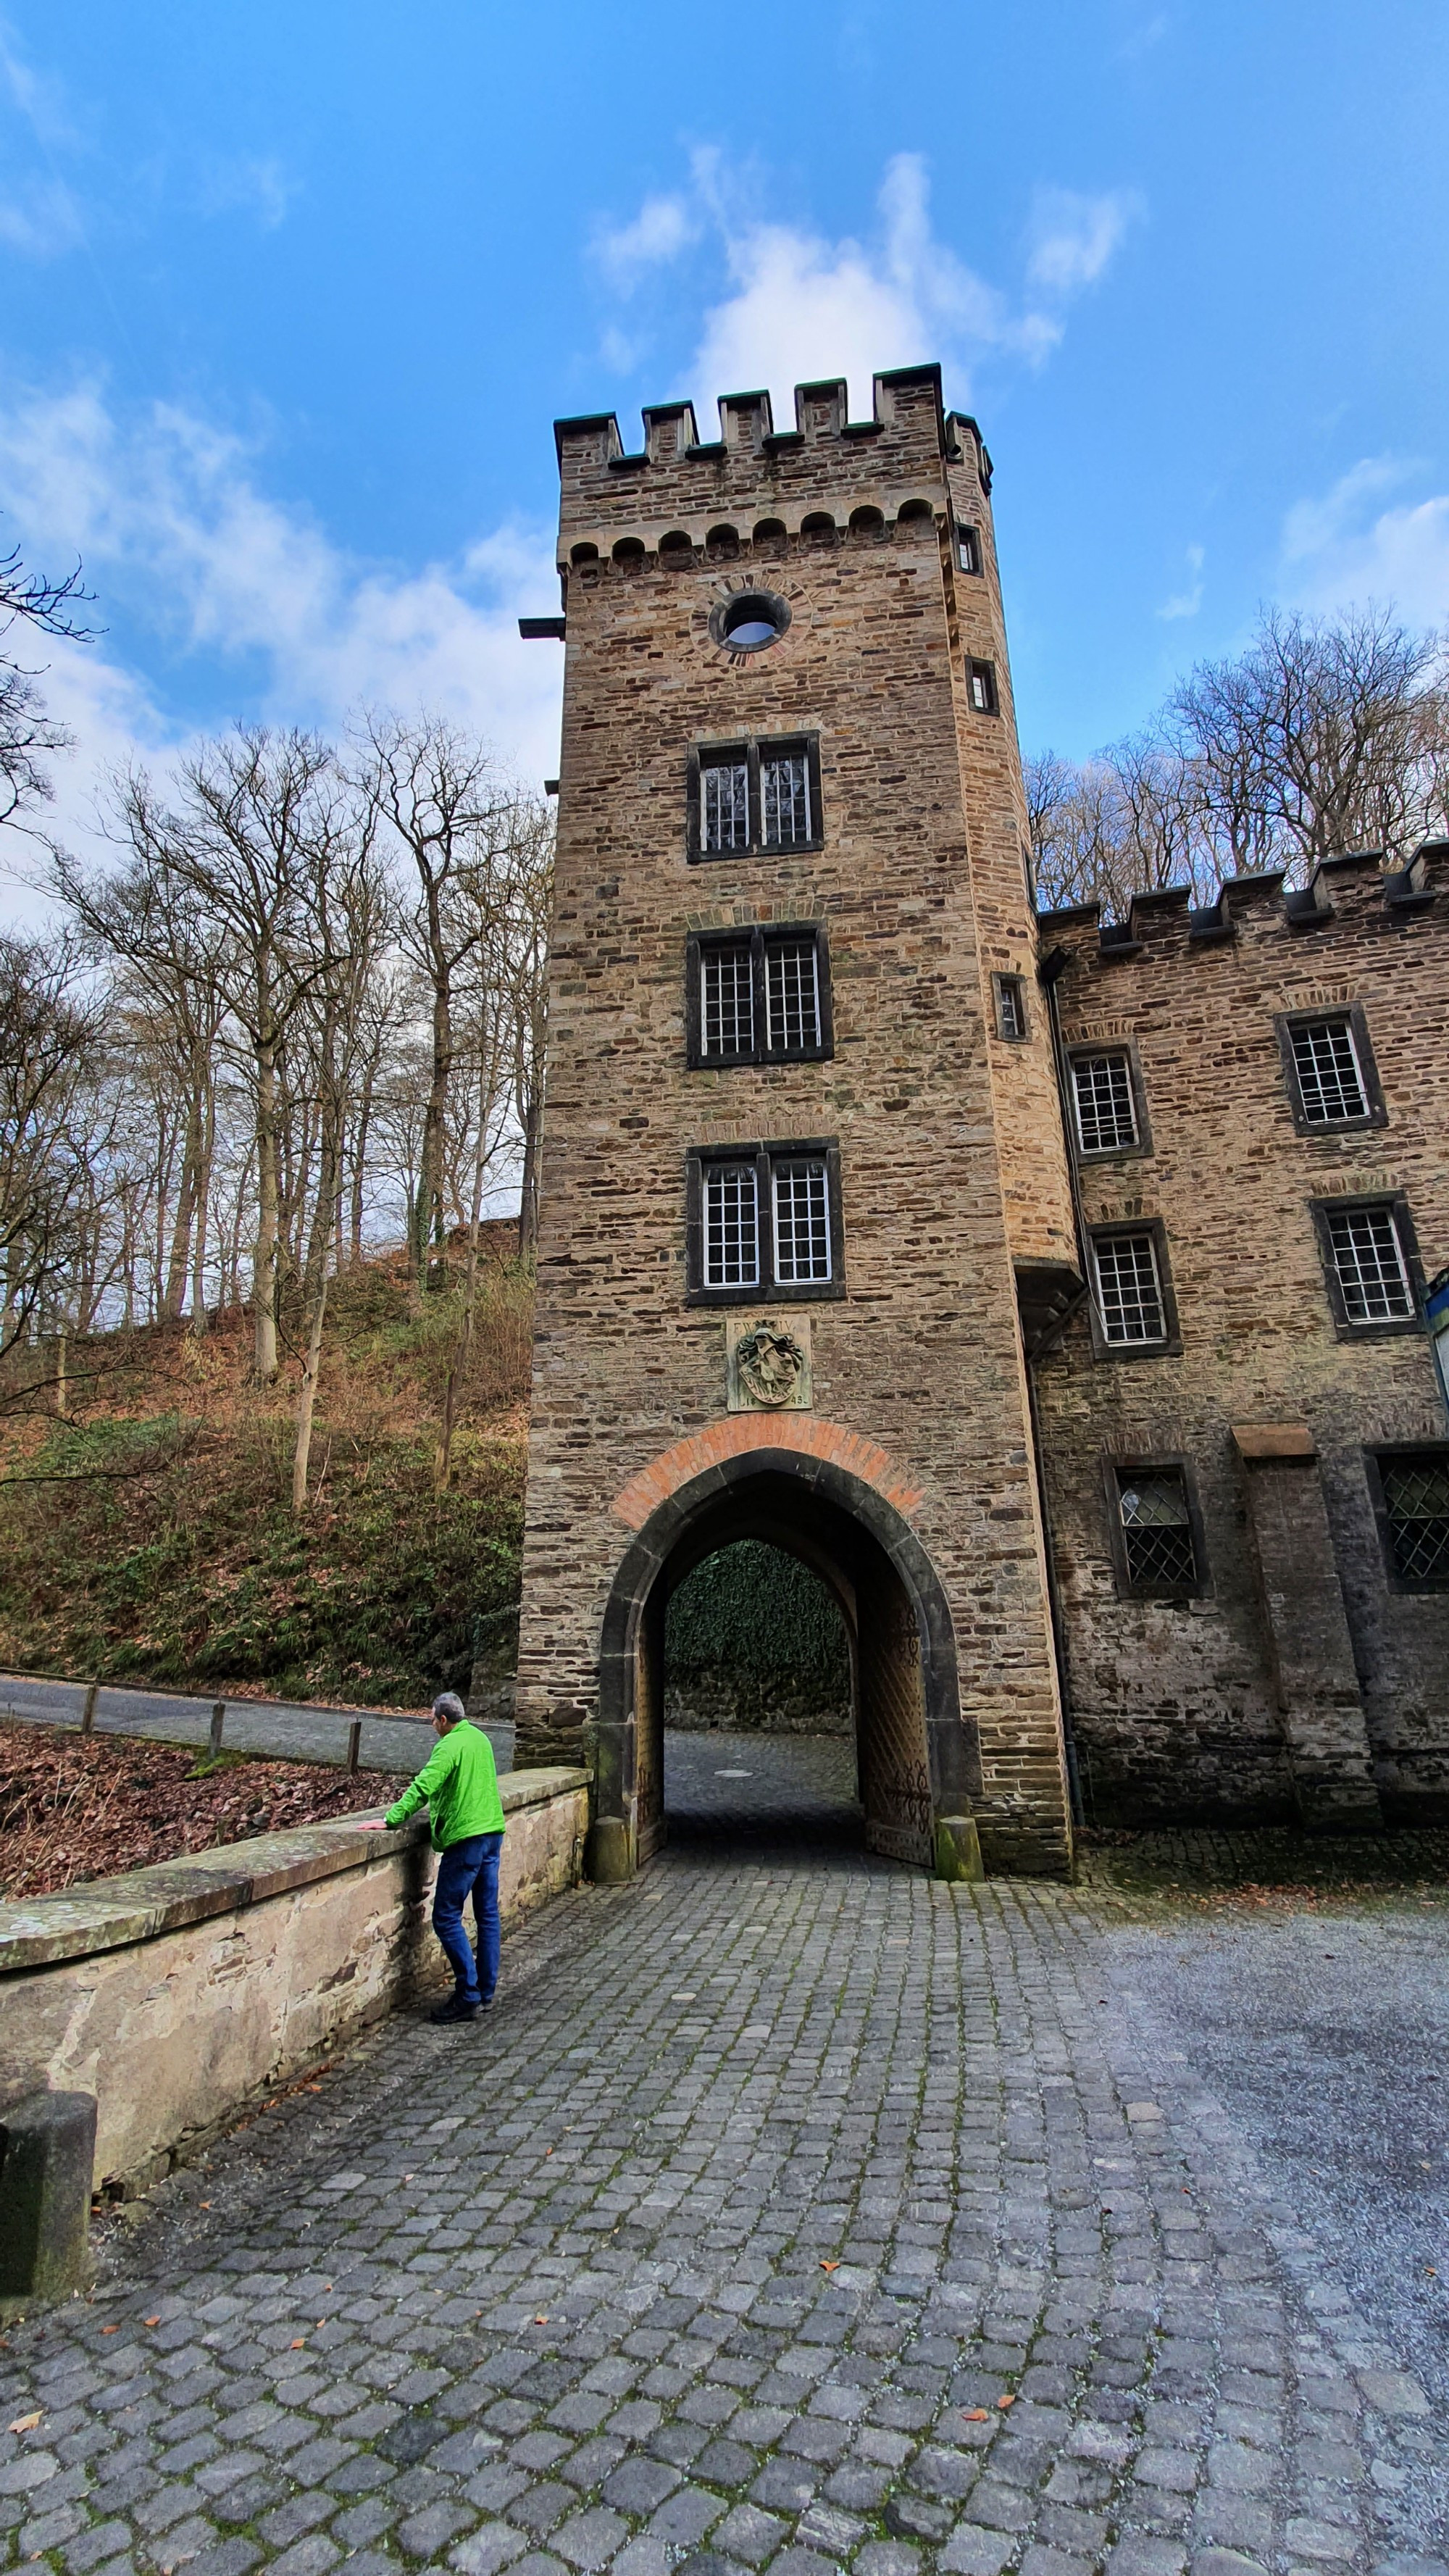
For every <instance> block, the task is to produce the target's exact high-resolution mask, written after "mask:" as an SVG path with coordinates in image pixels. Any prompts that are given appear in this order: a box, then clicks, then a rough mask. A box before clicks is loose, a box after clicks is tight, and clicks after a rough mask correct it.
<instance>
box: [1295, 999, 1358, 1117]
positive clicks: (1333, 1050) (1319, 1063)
mask: <svg viewBox="0 0 1449 2576" xmlns="http://www.w3.org/2000/svg"><path fill="white" fill-rule="evenodd" d="M1290 1034H1291V1037H1292V1042H1293V1067H1294V1071H1295V1072H1296V1074H1297V1076H1298V1097H1299V1099H1300V1101H1301V1102H1302V1104H1303V1115H1304V1118H1305V1120H1306V1122H1307V1124H1308V1125H1309V1126H1310V1127H1336V1126H1338V1125H1340V1124H1341V1122H1342V1121H1343V1120H1345V1119H1348V1118H1367V1117H1368V1115H1369V1099H1368V1093H1367V1091H1366V1089H1365V1087H1364V1079H1363V1073H1362V1071H1361V1069H1360V1066H1359V1060H1358V1049H1357V1047H1356V1046H1355V1045H1354V1042H1353V1027H1352V1024H1351V1022H1350V1021H1348V1020H1347V1019H1341V1020H1310V1021H1306V1022H1304V1023H1303V1024H1302V1025H1300V1026H1299V1027H1297V1028H1295V1029H1293V1030H1292V1031H1291V1032H1290Z"/></svg>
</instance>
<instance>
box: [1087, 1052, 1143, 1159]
mask: <svg viewBox="0 0 1449 2576" xmlns="http://www.w3.org/2000/svg"><path fill="white" fill-rule="evenodd" d="M1072 1097H1073V1103H1074V1106H1075V1109H1076V1119H1077V1143H1078V1144H1079V1145H1080V1147H1081V1149H1082V1152H1083V1153H1084V1154H1115V1153H1120V1152H1121V1151H1122V1149H1123V1147H1124V1146H1127V1145H1135V1144H1137V1143H1138V1142H1139V1138H1138V1133H1137V1109H1136V1104H1135V1102H1134V1100H1133V1097H1132V1065H1131V1059H1130V1058H1129V1056H1128V1054H1127V1051H1126V1048H1125V1047H1110V1048H1103V1049H1102V1050H1101V1051H1100V1052H1097V1051H1094V1052H1093V1053H1092V1054H1090V1055H1074V1056H1073V1057H1072Z"/></svg>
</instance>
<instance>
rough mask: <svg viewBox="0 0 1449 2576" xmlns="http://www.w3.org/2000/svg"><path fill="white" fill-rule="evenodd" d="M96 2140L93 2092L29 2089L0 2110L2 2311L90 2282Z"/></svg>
mask: <svg viewBox="0 0 1449 2576" xmlns="http://www.w3.org/2000/svg"><path fill="white" fill-rule="evenodd" d="M95 2142H96V2097H95V2095H94V2094H93V2093H31V2094H28V2095H26V2096H24V2097H22V2099H21V2100H19V2101H18V2102H12V2103H11V2104H9V2106H8V2107H7V2108H6V2109H5V2111H4V2112H3V2113H0V2314H7V2315H13V2314H18V2313H22V2312H23V2311H24V2310H25V2309H26V2308H28V2307H30V2306H35V2305H40V2304H43V2303H45V2302H48V2301H50V2300H54V2299H63V2298H65V2297H67V2296H68V2295H69V2293H70V2292H71V2291H72V2290H78V2289H81V2288H83V2287H84V2286H85V2283H86V2281H87V2279H88V2278H89V2273H90V2251H89V2237H90V2214H91V2171H92V2167H93V2164H94V2161H95Z"/></svg>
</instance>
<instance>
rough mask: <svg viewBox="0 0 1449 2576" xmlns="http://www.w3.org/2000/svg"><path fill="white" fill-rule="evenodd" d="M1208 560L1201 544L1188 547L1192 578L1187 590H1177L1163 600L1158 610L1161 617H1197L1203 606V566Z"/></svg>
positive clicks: (1189, 568)
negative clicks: (1170, 596) (1169, 597)
mask: <svg viewBox="0 0 1449 2576" xmlns="http://www.w3.org/2000/svg"><path fill="white" fill-rule="evenodd" d="M1206 560H1207V558H1206V556H1205V554H1204V552H1203V549H1202V547H1201V546H1189V547H1188V549H1187V568H1188V571H1189V572H1190V573H1191V575H1192V579H1191V581H1190V582H1189V584H1188V586H1187V589H1186V590H1179V591H1175V592H1174V594H1173V596H1172V598H1171V599H1165V600H1164V601H1163V603H1162V606H1161V607H1160V608H1159V610H1158V612H1157V614H1158V616H1159V617H1168V618H1171V617H1196V615H1197V612H1198V610H1199V609H1200V608H1201V606H1202V568H1203V565H1204V563H1205V562H1206Z"/></svg>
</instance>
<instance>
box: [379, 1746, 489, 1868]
mask: <svg viewBox="0 0 1449 2576" xmlns="http://www.w3.org/2000/svg"><path fill="white" fill-rule="evenodd" d="M425 1798H426V1800H427V1802H428V1823H429V1826H430V1828H431V1834H432V1844H433V1849H434V1851H446V1850H447V1849H448V1846H449V1844H450V1843H465V1842H468V1841H470V1840H471V1839H472V1837H473V1835H474V1834H501V1833H502V1831H503V1801H502V1799H501V1798H500V1797H499V1795H498V1771H497V1767H496V1765H495V1763H494V1760H493V1747H492V1745H491V1744H490V1743H489V1741H488V1738H487V1736H486V1735H485V1734H484V1733H483V1731H482V1729H481V1727H477V1726H470V1725H469V1724H468V1721H467V1719H466V1718H462V1719H460V1721H459V1723H458V1724H457V1725H456V1726H450V1727H449V1729H448V1732H447V1734H446V1735H440V1736H439V1738H438V1741H437V1744H436V1745H435V1746H434V1749H433V1751H432V1753H431V1755H430V1756H429V1758H428V1760H427V1761H426V1762H425V1763H424V1764H423V1767H422V1769H421V1771H420V1772H419V1773H418V1776H417V1778H416V1779H415V1780H410V1781H409V1782H408V1785H407V1787H406V1788H405V1789H404V1791H403V1793H402V1796H401V1797H400V1798H399V1800H398V1802H397V1805H396V1806H395V1807H389V1809H388V1811H387V1818H386V1821H387V1823H388V1824H390V1825H405V1824H406V1823H407V1820H408V1818H409V1816H410V1815H412V1813H413V1811H414V1809H415V1808H418V1807H420V1806H421V1805H422V1803H423V1800H424V1799H425Z"/></svg>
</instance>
